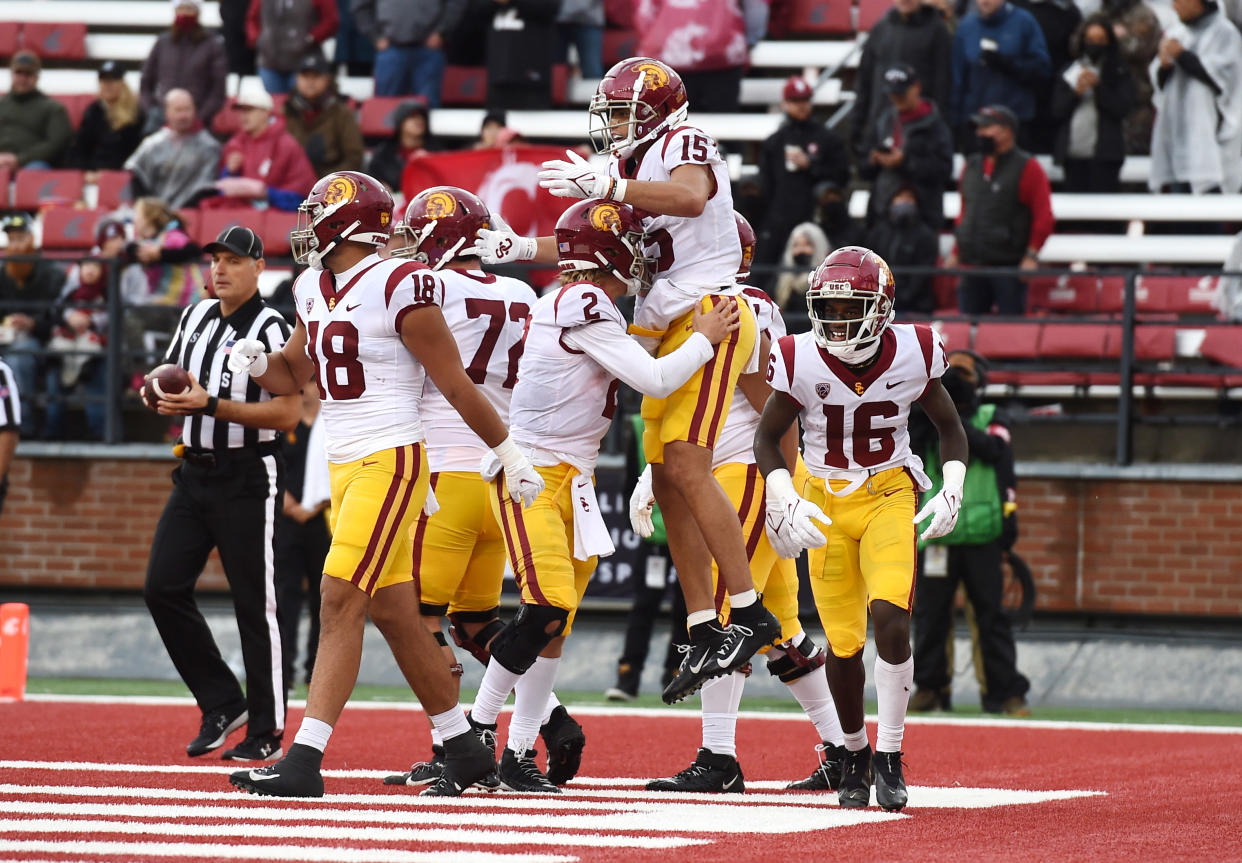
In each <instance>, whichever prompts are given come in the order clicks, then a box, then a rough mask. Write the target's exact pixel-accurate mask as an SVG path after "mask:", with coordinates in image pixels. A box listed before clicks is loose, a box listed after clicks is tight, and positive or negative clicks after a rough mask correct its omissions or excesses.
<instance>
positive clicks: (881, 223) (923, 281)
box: [866, 186, 940, 315]
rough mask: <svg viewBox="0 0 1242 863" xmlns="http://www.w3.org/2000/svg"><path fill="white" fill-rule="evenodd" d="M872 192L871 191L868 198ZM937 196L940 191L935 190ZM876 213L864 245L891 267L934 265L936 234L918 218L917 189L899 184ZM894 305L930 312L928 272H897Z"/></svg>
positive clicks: (932, 301)
mask: <svg viewBox="0 0 1242 863" xmlns="http://www.w3.org/2000/svg"><path fill="white" fill-rule="evenodd" d="M875 197H876V193H875V192H872V193H871V200H872V202H874V201H875ZM936 197H937V198H939V197H940V193H939V192H937V193H936ZM877 209H878V210H879V216H878V218H876V220H875V222H874V223H873V224H872V225H871V228H870V230H868V231H867V242H866V246H867V248H868V249H871V250H873V251H874V252H875V253H876V254H877V255H879V256H880V257H881V258H883V259H884V261H885V263H887V264H888V265H889V266H890V267H892V268H893V269H894V270H899V269H900V268H902V267H934V266H936V259H937V258H938V257H940V239H939V234H938V233H937V232H936V231H934V230H932V229H931V228H930V227H928V225H927V224H926V223H925V222H924V221H923V220H922V219H921V218H920V216H919V211H920V202H919V197H918V193H917V192H916V191H915V190H914V188H913V187H912V186H902V187H901V188H899V189H898V190H897V191H896V193H895V194H893V195H892V196H891V198H890V199H889V200H888V201H887V202H882V203H881V204H880V206H879V207H878V208H877ZM896 291H897V298H896V299H895V300H894V301H893V306H894V308H897V309H900V310H901V313H902V314H903V315H907V314H915V315H930V314H931V313H932V312H933V311H934V310H935V304H936V303H935V297H934V295H933V293H932V277H931V275H929V274H925V273H920V274H918V275H915V274H913V273H900V272H899V273H898V274H897V278H896Z"/></svg>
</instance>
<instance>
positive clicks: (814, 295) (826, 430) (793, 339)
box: [755, 246, 967, 811]
mask: <svg viewBox="0 0 1242 863" xmlns="http://www.w3.org/2000/svg"><path fill="white" fill-rule="evenodd" d="M806 301H807V308H808V310H809V312H810V318H811V332H809V333H801V334H799V335H795V336H785V337H784V338H781V339H777V341H776V345H775V346H774V347H773V348H772V352H771V354H770V355H769V358H768V369H767V379H768V383H769V384H771V386H772V388H773V389H774V390H776V392H774V393H773V394H772V396H771V398H769V399H768V401H767V404H766V405H765V406H764V409H763V414H762V416H761V417H760V420H759V430H758V433H757V434H756V435H755V457H756V460H757V462H758V465H759V471H760V473H761V474H762V475H763V477H764V481H765V484H766V497H767V501H766V509H767V526H766V529H767V532H768V535H769V537H770V538H771V540H772V544H773V546H774V547H775V548H776V550H777V552H778V553H779V554H780V555H781V556H782V557H796V556H797V555H798V554H799V553H801V551H802V549H803V548H809V549H810V558H809V568H810V575H811V588H812V591H813V593H814V595H815V605H816V607H817V609H818V610H819V617H820V622H821V623H822V624H823V627H824V632H825V633H826V634H827V636H828V644H829V646H830V647H831V653H832V656H831V657H830V658H829V660H828V663H827V669H828V682H829V684H830V686H831V688H832V697H833V700H834V701H835V702H836V705H837V714H838V716H839V717H840V720H841V726H842V729H843V731H844V738H845V748H846V750H847V751H846V753H845V760H844V764H843V767H842V776H841V783H840V787H839V790H838V800H839V801H840V804H841V805H842V806H846V807H861V806H867V805H868V804H869V803H870V801H871V785H872V782H873V779H874V784H875V788H876V802H877V803H879V805H880V806H882V807H883V808H884V809H887V810H890V811H897V810H900V809H901V808H902V807H904V806H905V805H906V799H907V795H906V785H905V779H904V778H903V776H902V769H901V742H902V735H903V733H904V730H905V718H906V703H907V702H908V701H909V698H910V686H911V684H912V683H913V680H914V666H913V661H912V659H911V657H910V601H911V597H912V595H913V589H914V549H915V543H914V526H915V524H918V523H921V522H923V521H924V520H925V519H927V518H928V516H930V517H931V521H930V523H929V524H928V525H927V527H926V528H924V530H923V533H922V536H923V537H924V538H930V537H936V536H943V535H944V534H946V533H948V532H949V531H950V530H952V529H953V525H954V523H955V522H956V521H957V512H958V508H959V507H960V506H961V500H962V483H963V480H964V478H965V474H966V453H967V447H966V433H965V431H964V430H963V429H962V423H961V420H960V419H959V418H958V415H957V409H956V408H954V406H953V400H952V399H951V398H950V397H949V395H948V393H946V392H945V389H944V387H943V386H942V385H941V383H940V376H941V375H942V374H944V371H945V368H946V365H947V363H946V361H945V355H944V348H943V346H942V345H941V344H940V341H939V339H938V338H937V336H936V335H935V333H933V332H932V330H931V328H930V327H927V326H924V325H911V324H896V325H895V324H892V319H893V313H894V312H893V274H892V272H891V271H890V270H889V268H888V265H887V264H886V263H884V260H883V259H882V258H881V257H880V256H879V255H877V254H876V253H875V252H873V251H871V250H870V249H864V248H860V247H858V246H846V247H844V248H841V249H837V250H836V251H834V252H832V253H831V254H830V255H828V257H826V258H825V259H824V261H823V262H822V263H821V264H820V265H819V267H818V268H816V270H815V272H813V273H812V274H811V277H810V288H809V289H808V290H807V294H806ZM914 402H918V403H919V404H921V405H922V406H923V409H924V410H925V411H926V413H927V416H928V417H929V418H930V419H931V420H932V422H933V423H934V424H935V426H936V429H937V430H938V431H939V433H940V446H941V450H940V451H941V457H942V459H943V462H944V464H943V471H944V487H943V489H942V490H941V492H940V493H939V494H937V495H936V496H935V497H933V498H932V499H931V500H930V501H928V503H927V505H926V506H924V507H923V509H922V510H921V511H919V512H918V514H917V515H916V514H915V509H916V503H915V502H916V500H917V494H918V492H919V491H920V490H921V489H925V488H928V487H929V485H930V483H929V482H928V479H927V475H926V474H925V473H923V464H922V461H921V460H920V459H919V458H918V456H916V455H914V454H913V453H912V452H911V451H910V435H909V429H908V426H907V423H908V420H909V416H910V406H911V405H912V404H913V403H914ZM795 419H798V420H800V421H801V424H802V433H803V445H804V448H805V459H806V468H807V471H808V475H807V477H806V479H805V480H804V482H803V483H802V487H801V488H800V489H797V488H795V486H794V482H793V480H792V479H791V478H790V474H789V468H788V461H787V459H786V457H785V454H784V453H783V452H782V451H781V439H782V437H783V436H784V435H785V433H786V431H787V430H788V429H789V428H790V426H791V425H792V424H793V422H794V420H795ZM816 522H818V524H816ZM868 610H869V611H870V613H871V619H872V623H873V626H874V629H875V641H876V652H877V657H876V661H875V668H874V678H875V688H876V696H877V700H878V702H879V704H878V711H877V712H878V714H879V730H878V732H877V734H876V747H875V756H874V758H873V756H872V750H871V746H870V745H869V742H868V740H867V728H866V726H865V725H864V724H863V682H864V679H865V676H866V672H865V671H864V669H863V663H862V652H863V645H864V643H865V641H866V635H867V612H868ZM873 766H874V774H873Z"/></svg>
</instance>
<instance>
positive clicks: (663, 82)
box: [631, 63, 668, 89]
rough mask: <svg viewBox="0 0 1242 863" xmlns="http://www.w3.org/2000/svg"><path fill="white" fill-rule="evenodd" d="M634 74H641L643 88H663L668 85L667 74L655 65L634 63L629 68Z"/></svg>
mask: <svg viewBox="0 0 1242 863" xmlns="http://www.w3.org/2000/svg"><path fill="white" fill-rule="evenodd" d="M631 68H632V69H633V70H634V71H635V72H641V73H642V74H643V88H644V89H646V88H648V87H651V88H655V87H665V86H667V85H668V73H667V72H665V71H664V70H663V69H661V68H660V67H659V66H657V65H656V64H655V63H635V64H634V65H633V66H632V67H631Z"/></svg>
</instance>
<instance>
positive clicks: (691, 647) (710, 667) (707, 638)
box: [660, 623, 726, 704]
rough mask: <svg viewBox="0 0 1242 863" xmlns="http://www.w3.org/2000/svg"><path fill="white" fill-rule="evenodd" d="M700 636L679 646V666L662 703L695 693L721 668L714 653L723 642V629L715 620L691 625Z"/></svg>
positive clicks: (674, 701) (717, 675)
mask: <svg viewBox="0 0 1242 863" xmlns="http://www.w3.org/2000/svg"><path fill="white" fill-rule="evenodd" d="M693 628H694V629H695V630H696V632H695V633H694V634H695V635H699V636H700V637H699V638H695V639H694V640H693V641H691V642H690V643H689V644H682V645H678V647H677V649H678V650H680V651H681V652H682V656H681V665H680V666H678V668H677V673H676V674H675V675H674V676H673V679H672V680H671V681H669V683H668V685H667V686H666V687H664V692H663V694H662V695H661V696H660V697H661V698H663V699H664V703H665V704H676V703H677V702H678V701H681V700H683V699H685V698H688V697H690V696H691V695H694V693H696V692H698V691H699V690H700V689H702V688H703V684H704V683H706V682H707V681H709V680H711V679H712V678H713V677H719V676H720V675H722V674H724V671H723V670H722V669H721V668H720V666H719V665H718V664H717V662H716V652H717V651H718V650H719V649H720V646H721V645H722V644H724V641H725V635H726V633H725V630H723V629H721V628H720V627H719V626H717V625H716V624H714V623H708V624H702V627H701V628H700V627H699V626H695V627H693Z"/></svg>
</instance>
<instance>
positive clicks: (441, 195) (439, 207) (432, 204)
mask: <svg viewBox="0 0 1242 863" xmlns="http://www.w3.org/2000/svg"><path fill="white" fill-rule="evenodd" d="M455 212H457V199H456V198H454V197H453V196H452V195H450V194H449V193H448V192H433V193H432V194H431V195H428V196H427V206H426V213H427V218H428V219H443V218H444V217H445V216H451V215H453V213H455Z"/></svg>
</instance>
